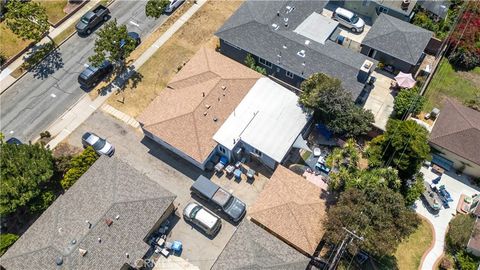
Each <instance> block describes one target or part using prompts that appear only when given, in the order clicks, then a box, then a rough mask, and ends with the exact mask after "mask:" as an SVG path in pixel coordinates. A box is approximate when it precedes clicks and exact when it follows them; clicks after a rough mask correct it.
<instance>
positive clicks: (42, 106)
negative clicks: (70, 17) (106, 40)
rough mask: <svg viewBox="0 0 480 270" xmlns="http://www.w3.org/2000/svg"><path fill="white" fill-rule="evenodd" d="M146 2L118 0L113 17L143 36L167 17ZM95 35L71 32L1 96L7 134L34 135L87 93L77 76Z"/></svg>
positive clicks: (29, 137)
mask: <svg viewBox="0 0 480 270" xmlns="http://www.w3.org/2000/svg"><path fill="white" fill-rule="evenodd" d="M145 4H146V1H125V0H116V1H115V2H114V3H113V4H112V5H110V6H109V9H110V11H111V14H110V15H111V17H112V18H111V19H110V20H113V19H117V22H118V23H119V24H126V25H127V27H128V30H129V31H135V32H138V33H139V34H140V35H141V36H142V38H144V37H145V36H147V35H148V34H150V33H151V32H152V31H153V30H154V29H156V27H157V26H159V25H160V24H162V23H163V22H164V21H165V20H166V19H167V16H162V17H161V18H159V19H157V20H154V19H152V18H148V17H146V15H145ZM97 31H98V30H97ZM95 38H96V35H95V32H94V33H92V34H91V35H90V36H88V37H79V36H78V35H74V36H72V37H71V38H70V39H69V40H67V41H66V42H65V43H64V44H62V45H61V46H60V47H59V48H58V49H57V50H56V51H55V52H54V53H51V54H50V55H49V56H48V57H47V58H45V59H44V60H43V61H42V62H41V63H40V64H39V65H38V66H36V67H35V68H33V70H31V71H30V72H28V73H27V74H26V75H25V76H23V77H22V78H21V79H20V80H18V81H17V82H16V83H15V84H13V85H12V86H11V87H10V88H9V89H8V90H6V91H5V92H4V93H3V94H2V95H1V96H0V111H1V114H0V117H1V121H2V125H1V131H2V132H3V134H5V136H6V137H7V138H9V137H17V138H19V139H20V140H21V141H29V140H33V139H35V138H36V137H37V136H38V135H39V133H40V132H43V131H45V129H46V128H47V127H48V126H49V125H50V124H51V123H52V122H53V121H55V120H56V119H57V118H58V117H59V116H61V115H62V114H63V113H64V112H65V111H66V110H67V109H68V108H70V107H71V106H72V105H73V104H74V103H75V102H77V101H78V100H79V99H80V98H81V97H82V96H83V95H85V92H84V91H83V90H82V89H80V87H79V84H78V83H77V77H78V75H79V74H80V72H82V70H83V69H84V68H85V67H84V65H85V64H86V63H87V62H88V60H87V59H88V57H89V56H90V55H92V54H93V45H94V41H95Z"/></svg>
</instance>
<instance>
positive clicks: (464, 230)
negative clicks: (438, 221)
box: [446, 214, 479, 251]
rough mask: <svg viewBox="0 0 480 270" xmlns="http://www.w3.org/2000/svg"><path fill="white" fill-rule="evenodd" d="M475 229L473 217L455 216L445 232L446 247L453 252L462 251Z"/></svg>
mask: <svg viewBox="0 0 480 270" xmlns="http://www.w3.org/2000/svg"><path fill="white" fill-rule="evenodd" d="M474 227H475V217H474V216H473V215H471V214H469V215H456V216H455V217H453V219H452V220H450V223H449V224H448V231H447V236H446V240H447V245H448V247H449V248H450V249H451V250H453V251H460V250H464V249H465V248H466V247H467V243H468V240H469V239H470V236H471V235H472V233H479V232H474Z"/></svg>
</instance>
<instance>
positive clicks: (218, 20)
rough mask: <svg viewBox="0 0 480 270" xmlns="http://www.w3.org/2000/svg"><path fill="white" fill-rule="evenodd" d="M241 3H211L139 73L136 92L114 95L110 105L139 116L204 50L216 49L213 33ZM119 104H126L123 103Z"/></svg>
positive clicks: (186, 24) (175, 35) (189, 21)
mask: <svg viewBox="0 0 480 270" xmlns="http://www.w3.org/2000/svg"><path fill="white" fill-rule="evenodd" d="M241 3H242V2H241V1H229V0H221V1H208V2H207V3H205V5H204V6H203V7H202V8H201V9H200V10H198V11H197V13H195V15H193V17H192V18H190V20H188V22H187V23H185V24H184V25H183V26H182V28H180V29H179V30H178V31H177V32H176V33H175V34H174V35H173V36H172V37H171V38H170V39H169V40H168V41H167V42H166V43H165V44H164V45H163V46H162V47H161V48H160V49H159V50H158V51H157V52H156V53H155V54H154V55H153V56H152V57H151V58H150V59H149V60H148V61H147V62H146V63H145V64H144V65H143V66H142V67H141V68H140V70H139V73H140V74H141V75H142V76H143V79H142V81H141V82H140V83H139V84H138V85H137V87H136V88H134V89H132V88H126V89H125V90H124V91H123V92H120V93H117V94H114V95H112V96H111V97H110V98H109V100H108V103H109V104H110V105H112V106H113V107H115V108H116V109H118V110H121V111H122V112H124V113H127V114H129V115H131V116H133V117H136V116H138V115H139V114H140V113H141V112H142V111H143V110H144V109H145V108H146V107H147V106H148V104H149V103H150V102H151V101H152V100H153V99H154V98H155V97H156V96H157V95H158V93H160V91H162V90H163V89H164V88H165V87H166V85H167V83H168V81H169V80H170V79H171V78H172V77H173V76H174V75H175V73H176V72H177V69H178V67H180V66H182V65H183V64H184V63H186V62H187V61H188V60H189V59H190V57H192V56H193V55H194V54H195V52H196V51H197V50H198V49H200V47H202V46H206V45H207V46H213V47H215V44H216V41H215V40H216V38H215V37H214V36H213V33H214V32H215V31H216V30H218V28H220V26H222V24H223V23H224V22H225V21H226V20H227V19H228V18H229V17H230V16H231V15H232V14H233V12H234V11H235V10H236V9H237V8H238V7H239V6H240V5H241ZM118 100H123V102H124V103H121V102H119V101H118Z"/></svg>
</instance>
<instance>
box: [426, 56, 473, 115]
mask: <svg viewBox="0 0 480 270" xmlns="http://www.w3.org/2000/svg"><path fill="white" fill-rule="evenodd" d="M475 94H480V67H477V68H475V69H474V70H472V71H469V72H465V71H455V70H454V69H453V67H452V65H450V63H449V62H448V61H447V60H446V59H443V60H442V61H441V63H440V66H439V68H438V69H437V71H436V72H435V74H434V78H433V79H432V81H431V82H430V85H429V86H428V89H427V92H426V93H425V96H426V97H427V102H426V103H425V106H424V111H426V112H429V111H431V110H432V108H434V107H437V108H441V107H442V102H443V100H444V99H445V98H446V97H451V98H455V99H457V100H458V101H460V102H464V101H466V100H468V99H471V98H474V97H475Z"/></svg>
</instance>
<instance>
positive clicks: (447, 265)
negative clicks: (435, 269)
mask: <svg viewBox="0 0 480 270" xmlns="http://www.w3.org/2000/svg"><path fill="white" fill-rule="evenodd" d="M440 269H442V270H450V269H453V262H452V261H451V260H450V258H447V257H446V256H444V257H443V258H442V261H441V262H440Z"/></svg>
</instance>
